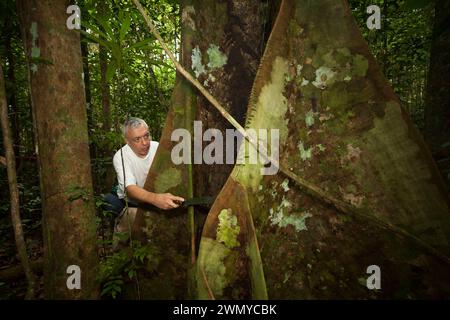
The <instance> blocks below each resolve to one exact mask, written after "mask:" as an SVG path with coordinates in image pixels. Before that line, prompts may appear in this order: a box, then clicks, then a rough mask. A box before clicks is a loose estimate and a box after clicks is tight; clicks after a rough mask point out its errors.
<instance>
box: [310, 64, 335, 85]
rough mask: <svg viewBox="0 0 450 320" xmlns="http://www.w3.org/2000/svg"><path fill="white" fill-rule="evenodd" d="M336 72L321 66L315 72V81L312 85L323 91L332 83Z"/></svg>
mask: <svg viewBox="0 0 450 320" xmlns="http://www.w3.org/2000/svg"><path fill="white" fill-rule="evenodd" d="M335 75H336V72H334V71H333V70H331V69H330V68H328V67H326V66H321V67H320V68H319V69H317V70H316V79H315V80H314V81H313V82H312V84H313V85H314V86H315V87H316V88H319V89H325V88H326V87H327V86H329V85H331V84H333V83H334V81H335V79H334V77H335Z"/></svg>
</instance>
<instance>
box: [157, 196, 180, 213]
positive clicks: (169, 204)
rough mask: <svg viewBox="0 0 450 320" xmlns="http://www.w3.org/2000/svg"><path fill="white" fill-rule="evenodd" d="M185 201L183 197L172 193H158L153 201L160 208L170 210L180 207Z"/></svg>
mask: <svg viewBox="0 0 450 320" xmlns="http://www.w3.org/2000/svg"><path fill="white" fill-rule="evenodd" d="M183 201H184V199H183V198H181V197H178V196H174V195H173V194H171V193H156V194H155V197H154V200H153V201H152V202H153V204H154V205H155V206H157V207H158V208H160V209H163V210H169V209H175V208H178V207H179V206H180V204H181V203H182V202H183Z"/></svg>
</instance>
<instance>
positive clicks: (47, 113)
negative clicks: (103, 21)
mask: <svg viewBox="0 0 450 320" xmlns="http://www.w3.org/2000/svg"><path fill="white" fill-rule="evenodd" d="M69 5H70V1H64V0H55V1H25V0H23V1H19V2H18V7H19V13H20V18H21V27H22V33H23V38H24V42H25V47H26V56H27V60H28V63H29V79H30V85H31V97H32V108H33V117H34V124H35V132H36V136H37V150H38V161H39V167H40V179H41V193H42V206H43V232H44V260H45V262H44V282H45V296H46V298H48V299H78V298H85V299H89V298H96V297H97V296H98V290H97V286H96V284H95V276H96V270H97V264H98V261H97V255H96V227H95V222H94V202H93V191H92V180H91V168H90V158H89V148H88V135H87V116H86V107H85V92H84V87H83V79H82V72H83V69H82V59H81V50H80V37H79V33H78V32H77V31H76V30H69V29H68V28H67V26H66V19H67V18H68V15H67V14H66V10H67V7H68V6H69ZM71 265H76V266H79V267H80V269H81V283H80V284H81V288H80V289H73V290H69V289H68V286H67V282H70V281H67V280H68V277H69V274H67V269H68V267H69V266H71ZM74 283H75V284H76V281H75V280H74Z"/></svg>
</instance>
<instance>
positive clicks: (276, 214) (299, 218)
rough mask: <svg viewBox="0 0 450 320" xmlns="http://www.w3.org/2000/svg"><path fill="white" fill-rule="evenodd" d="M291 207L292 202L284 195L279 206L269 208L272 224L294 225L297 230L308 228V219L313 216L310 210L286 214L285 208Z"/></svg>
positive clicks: (281, 225) (280, 225)
mask: <svg viewBox="0 0 450 320" xmlns="http://www.w3.org/2000/svg"><path fill="white" fill-rule="evenodd" d="M289 207H291V203H290V202H289V201H288V200H287V199H286V198H285V197H284V196H283V198H282V200H281V203H280V204H279V205H278V206H277V208H276V209H275V210H274V209H272V208H271V209H270V210H269V219H270V222H271V224H272V225H277V226H279V227H286V226H288V225H292V226H293V227H294V228H295V230H296V231H297V232H299V231H303V230H308V228H307V227H306V219H307V218H310V217H312V215H311V214H310V213H309V212H308V211H305V212H302V213H301V214H300V215H297V214H295V215H293V214H291V215H286V214H285V212H284V211H285V209H287V208H289Z"/></svg>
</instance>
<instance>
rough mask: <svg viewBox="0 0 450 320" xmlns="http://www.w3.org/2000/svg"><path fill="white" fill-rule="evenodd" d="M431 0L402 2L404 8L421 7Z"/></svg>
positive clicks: (407, 0)
mask: <svg viewBox="0 0 450 320" xmlns="http://www.w3.org/2000/svg"><path fill="white" fill-rule="evenodd" d="M432 2H433V1H432V0H406V1H405V3H404V4H403V9H404V10H414V9H422V8H425V7H426V6H427V5H429V4H430V3H432Z"/></svg>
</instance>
